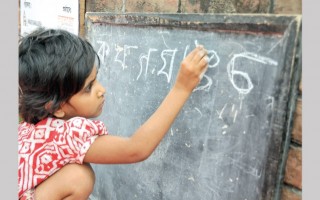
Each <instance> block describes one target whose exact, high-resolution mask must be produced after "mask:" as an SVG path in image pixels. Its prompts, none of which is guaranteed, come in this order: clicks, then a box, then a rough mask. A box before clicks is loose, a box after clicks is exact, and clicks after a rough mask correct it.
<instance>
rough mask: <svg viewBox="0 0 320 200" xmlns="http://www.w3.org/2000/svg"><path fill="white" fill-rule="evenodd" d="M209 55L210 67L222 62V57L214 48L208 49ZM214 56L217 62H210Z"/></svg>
mask: <svg viewBox="0 0 320 200" xmlns="http://www.w3.org/2000/svg"><path fill="white" fill-rule="evenodd" d="M210 54H212V55H210ZM208 55H209V60H208V63H209V65H208V67H209V68H214V67H217V66H218V64H219V63H220V57H219V56H218V54H217V52H215V51H214V50H209V51H208ZM213 58H215V59H216V62H215V63H213V64H210V62H211V60H212V59H213Z"/></svg>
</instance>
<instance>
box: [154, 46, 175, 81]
mask: <svg viewBox="0 0 320 200" xmlns="http://www.w3.org/2000/svg"><path fill="white" fill-rule="evenodd" d="M176 52H177V49H173V50H172V49H165V50H163V51H162V52H161V59H162V61H163V65H162V68H161V69H160V70H159V71H158V73H157V75H158V76H159V75H160V74H164V75H165V76H166V77H167V82H168V83H170V80H171V75H172V69H173V61H174V57H175V54H176ZM165 56H171V61H170V64H169V69H168V72H165V71H164V69H165V68H166V66H167V60H166V59H165Z"/></svg>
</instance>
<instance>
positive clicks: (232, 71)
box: [227, 52, 278, 95]
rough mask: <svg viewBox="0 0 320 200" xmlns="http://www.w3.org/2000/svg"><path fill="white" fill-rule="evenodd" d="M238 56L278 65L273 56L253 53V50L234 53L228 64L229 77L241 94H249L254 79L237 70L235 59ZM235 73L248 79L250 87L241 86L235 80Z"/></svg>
mask: <svg viewBox="0 0 320 200" xmlns="http://www.w3.org/2000/svg"><path fill="white" fill-rule="evenodd" d="M238 58H247V59H249V60H253V61H256V62H259V63H262V64H268V65H274V66H277V65H278V63H277V62H276V61H275V60H272V59H271V58H267V57H263V56H259V55H257V54H255V53H251V52H243V53H239V54H234V55H233V57H232V59H231V60H230V61H229V63H228V65H227V71H228V77H229V80H230V81H231V83H232V85H233V87H234V88H235V89H236V90H237V91H238V92H239V94H243V95H245V94H248V93H249V92H250V91H251V90H252V89H253V84H252V81H251V79H250V77H249V75H248V73H245V72H242V71H239V70H235V67H236V65H235V61H236V59H238ZM234 75H240V76H242V77H243V78H244V79H246V81H247V84H248V87H247V88H239V87H238V86H237V85H236V83H235V82H234Z"/></svg>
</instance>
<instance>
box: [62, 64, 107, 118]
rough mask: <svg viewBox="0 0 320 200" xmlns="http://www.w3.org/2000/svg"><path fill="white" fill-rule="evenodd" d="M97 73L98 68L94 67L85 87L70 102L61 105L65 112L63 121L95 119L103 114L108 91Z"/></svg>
mask: <svg viewBox="0 0 320 200" xmlns="http://www.w3.org/2000/svg"><path fill="white" fill-rule="evenodd" d="M97 73H98V71H97V68H96V66H95V65H94V66H93V69H92V71H91V73H90V75H89V76H88V77H87V79H86V81H85V84H84V87H83V88H82V89H81V90H80V91H79V92H78V93H76V94H75V95H73V96H72V97H71V98H70V100H69V101H67V102H65V103H64V104H62V105H61V109H62V111H63V112H64V117H62V118H63V119H70V118H72V117H86V118H94V117H97V116H99V115H100V114H101V112H102V108H103V104H104V100H105V98H104V94H105V92H106V90H105V89H104V87H103V86H102V85H101V84H100V83H99V82H98V80H97V79H96V78H97Z"/></svg>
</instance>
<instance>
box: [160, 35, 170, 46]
mask: <svg viewBox="0 0 320 200" xmlns="http://www.w3.org/2000/svg"><path fill="white" fill-rule="evenodd" d="M159 33H160V35H161V37H162V41H163V44H164V45H165V46H166V47H167V48H168V49H170V47H169V45H168V44H167V43H166V40H165V39H164V37H163V33H165V34H168V35H169V34H170V33H169V31H160V32H159Z"/></svg>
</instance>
